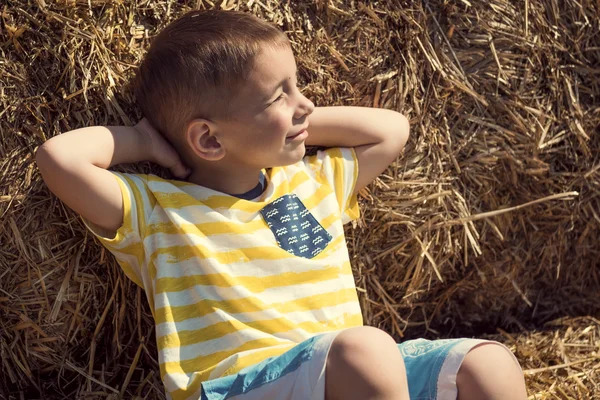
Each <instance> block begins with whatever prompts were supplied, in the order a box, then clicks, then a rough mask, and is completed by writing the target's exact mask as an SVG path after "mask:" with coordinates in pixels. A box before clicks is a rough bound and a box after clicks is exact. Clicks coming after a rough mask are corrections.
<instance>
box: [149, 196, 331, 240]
mask: <svg viewBox="0 0 600 400" xmlns="http://www.w3.org/2000/svg"><path fill="white" fill-rule="evenodd" d="M310 201H313V200H312V199H311V200H310ZM338 219H339V213H332V214H330V215H329V216H328V217H326V218H324V219H323V220H322V221H321V226H323V228H325V229H328V228H329V227H330V226H331V225H333V223H334V222H336V221H337V220H338ZM261 230H269V227H268V226H267V224H266V223H265V221H264V220H263V219H262V218H260V219H255V220H253V221H249V222H204V223H200V224H174V223H172V222H159V223H154V224H150V225H149V226H148V235H153V234H155V233H162V234H165V235H175V234H180V235H190V234H191V235H197V236H200V237H210V236H213V235H242V234H253V233H257V232H259V231H261Z"/></svg>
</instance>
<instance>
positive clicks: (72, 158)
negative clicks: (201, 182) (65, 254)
mask: <svg viewBox="0 0 600 400" xmlns="http://www.w3.org/2000/svg"><path fill="white" fill-rule="evenodd" d="M155 155H156V156H155ZM146 160H147V161H154V162H156V163H158V164H160V165H162V166H164V167H167V168H170V169H171V172H172V173H173V174H174V175H175V176H178V177H183V176H185V175H186V173H187V171H186V168H185V167H184V166H183V164H182V163H181V160H180V158H179V156H178V155H177V153H176V152H175V150H174V149H173V148H172V147H171V146H170V145H169V144H168V143H167V142H166V141H165V139H163V138H162V137H161V136H160V135H159V134H158V133H157V132H156V131H155V130H154V129H152V127H151V126H150V124H149V123H148V122H147V121H146V120H145V119H143V120H142V121H140V123H139V124H138V125H136V126H135V127H124V126H112V127H102V126H96V127H89V128H82V129H76V130H74V131H71V132H67V133H64V134H62V135H59V136H56V137H53V138H52V139H50V140H48V141H46V142H45V143H44V144H43V145H41V146H40V147H39V148H38V150H37V152H36V161H37V165H38V168H39V170H40V172H41V174H42V177H43V178H44V181H45V182H46V185H48V187H49V188H50V190H51V191H52V192H53V193H54V194H55V195H56V196H57V197H58V198H59V199H60V200H62V201H63V202H64V203H65V204H66V205H67V206H69V207H70V208H72V209H73V210H75V211H76V212H77V213H79V214H80V215H81V216H83V217H84V218H85V219H87V220H88V221H90V222H92V223H93V224H95V225H97V226H99V227H100V228H102V229H105V230H107V231H108V232H115V231H116V230H118V229H119V227H121V225H122V224H123V197H122V194H121V189H120V187H119V184H118V182H117V180H116V179H115V177H114V176H113V174H112V173H111V172H109V171H107V169H108V168H110V167H111V166H113V165H116V164H121V163H134V162H138V161H146Z"/></svg>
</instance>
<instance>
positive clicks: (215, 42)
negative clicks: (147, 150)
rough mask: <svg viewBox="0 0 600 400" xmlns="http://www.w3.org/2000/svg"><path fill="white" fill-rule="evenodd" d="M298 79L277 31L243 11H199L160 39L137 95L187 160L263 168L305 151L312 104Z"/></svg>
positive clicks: (288, 50) (147, 60)
mask: <svg viewBox="0 0 600 400" xmlns="http://www.w3.org/2000/svg"><path fill="white" fill-rule="evenodd" d="M296 83H297V82H296V63H295V60H294V56H293V54H292V51H291V47H290V44H289V41H288V39H287V38H286V36H285V35H284V34H283V32H281V31H280V30H279V29H277V28H276V27H274V26H271V25H270V24H268V23H266V22H265V21H262V20H260V19H258V18H256V17H254V16H252V15H250V14H245V13H241V12H232V11H193V12H190V13H188V14H186V15H184V16H183V17H181V18H180V19H178V20H176V21H174V22H173V23H171V24H170V25H169V26H167V27H166V28H165V29H164V30H163V31H162V32H161V33H160V34H159V35H158V36H157V37H156V38H155V39H154V41H153V43H152V45H151V47H150V49H149V51H148V54H147V55H146V58H145V59H144V61H143V62H142V65H141V66H140V69H139V71H138V76H137V82H136V97H137V101H138V103H139V105H140V107H141V109H142V111H143V113H144V115H145V116H146V117H147V118H148V119H149V120H150V122H151V123H152V125H153V126H154V127H155V128H157V129H158V130H159V131H160V132H161V133H163V134H164V135H165V136H166V137H167V138H168V139H169V140H170V141H171V143H172V144H173V145H174V146H175V147H176V148H177V150H178V151H179V153H180V154H181V155H182V157H183V158H184V160H185V161H186V162H188V163H189V164H195V162H194V161H195V160H197V159H198V157H199V158H201V159H204V160H209V161H226V162H228V163H230V164H232V165H236V166H239V167H259V168H265V167H270V166H275V165H285V164H290V163H293V162H296V161H298V160H299V159H300V158H302V156H303V155H304V139H305V137H306V133H302V134H301V135H297V134H298V133H299V132H301V131H302V130H303V129H306V128H307V126H308V120H307V116H308V115H309V114H310V113H311V112H312V110H313V109H314V105H313V104H312V103H311V102H310V101H309V100H308V99H306V98H305V97H304V96H303V95H302V94H301V93H300V92H299V91H298V89H297V87H296ZM294 136H295V137H294ZM191 166H193V165H191Z"/></svg>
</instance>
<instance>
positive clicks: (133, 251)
mask: <svg viewBox="0 0 600 400" xmlns="http://www.w3.org/2000/svg"><path fill="white" fill-rule="evenodd" d="M111 172H112V171H111ZM112 173H113V175H114V176H115V179H117V181H118V182H119V187H120V188H121V194H122V195H123V225H121V227H120V228H119V229H118V230H117V231H116V232H106V231H104V230H103V229H102V228H100V227H98V226H96V225H94V224H93V223H92V222H90V221H88V220H86V219H85V218H82V219H83V222H84V224H85V225H86V227H87V228H88V229H89V230H90V231H91V232H92V233H93V234H94V236H96V237H97V238H98V240H99V241H100V242H101V243H102V244H103V245H104V247H106V248H107V249H108V250H109V251H110V252H111V253H112V254H113V255H114V256H115V258H116V259H117V262H118V263H119V265H120V266H121V268H122V269H123V271H124V272H125V274H126V275H127V277H129V279H131V280H132V281H133V282H135V283H136V284H137V285H138V286H140V287H142V288H143V287H144V281H146V280H147V273H146V272H147V269H146V264H145V261H144V259H145V252H144V244H143V240H142V238H143V237H144V235H145V232H146V223H147V221H148V217H149V215H150V213H151V211H152V208H153V203H154V201H153V197H152V194H151V192H150V190H149V189H148V185H147V179H145V177H146V176H145V175H134V174H122V173H118V172H112Z"/></svg>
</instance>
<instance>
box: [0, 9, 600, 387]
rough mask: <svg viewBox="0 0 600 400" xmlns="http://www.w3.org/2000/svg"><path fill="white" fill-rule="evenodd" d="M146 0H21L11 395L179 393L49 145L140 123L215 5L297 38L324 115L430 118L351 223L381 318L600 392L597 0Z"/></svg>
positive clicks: (399, 330)
mask: <svg viewBox="0 0 600 400" xmlns="http://www.w3.org/2000/svg"><path fill="white" fill-rule="evenodd" d="M134 3H136V2H130V1H118V0H114V1H111V0H66V1H62V0H61V1H47V0H36V1H23V0H9V3H7V4H8V5H7V6H2V7H1V8H0V14H1V18H0V216H1V219H2V220H1V223H0V365H1V367H0V382H1V383H0V398H3V394H4V393H5V394H6V398H15V399H19V398H27V399H29V398H44V399H50V398H86V399H88V398H89V399H92V398H107V397H108V398H119V397H124V398H133V397H135V396H141V397H143V398H152V399H163V398H164V393H163V388H162V383H161V380H160V371H159V369H158V363H157V360H156V345H155V343H154V336H153V335H154V333H153V324H152V317H151V315H150V313H149V308H148V305H147V304H146V298H145V296H144V295H143V294H142V292H141V290H139V289H138V288H136V287H135V285H133V284H132V283H131V282H129V281H128V280H127V279H126V277H125V276H124V275H123V274H122V273H121V272H120V270H119V268H118V266H117V265H116V263H115V262H114V260H113V259H112V257H111V255H110V254H109V253H108V252H107V251H106V250H104V249H103V248H102V247H100V246H99V244H98V243H97V242H96V241H95V240H94V239H93V237H92V236H91V235H90V234H88V233H87V232H86V230H85V229H84V227H83V225H82V223H81V221H80V220H79V219H78V217H77V216H76V215H75V214H74V213H72V212H71V211H70V210H68V209H67V208H66V207H65V206H63V205H62V204H61V203H60V202H59V201H58V200H57V199H56V198H55V197H53V196H51V195H50V193H49V192H48V190H47V189H46V188H45V186H44V184H43V182H42V181H41V178H40V176H39V173H38V172H37V169H36V167H35V163H34V152H35V149H36V148H37V146H39V145H40V144H41V143H43V141H45V140H46V139H48V138H50V137H52V136H54V135H57V134H59V133H60V132H65V131H68V130H71V129H74V128H79V127H83V126H89V125H106V124H127V125H130V124H133V123H134V122H135V121H137V120H138V119H139V117H140V115H139V111H138V110H137V109H136V108H135V102H134V99H133V96H132V94H131V90H130V87H129V86H128V82H129V79H130V78H131V77H132V76H133V74H134V73H135V68H136V65H137V64H138V63H139V61H140V60H141V58H142V57H143V54H144V50H145V49H146V48H147V46H148V44H149V42H150V39H151V38H152V36H153V35H155V34H156V32H157V31H158V30H160V29H161V28H163V27H164V26H165V25H166V24H168V23H169V22H170V21H171V20H173V19H174V18H176V17H177V16H179V15H181V14H182V13H184V12H185V11H187V10H190V9H194V8H212V7H217V8H219V7H220V8H227V9H240V10H245V11H250V12H253V13H255V14H256V15H258V16H261V17H262V18H264V19H266V20H268V21H271V22H273V23H275V24H277V25H278V26H280V27H281V28H282V29H283V30H284V31H286V33H287V34H288V36H289V37H290V39H291V41H292V45H293V48H294V51H295V53H296V55H297V61H298V66H299V74H300V82H301V86H302V87H303V91H304V93H305V94H306V95H307V96H308V97H309V98H311V99H312V100H313V101H314V102H315V103H316V104H317V105H318V106H319V105H362V106H373V107H385V108H390V109H394V110H398V111H401V112H403V113H404V114H405V115H407V116H408V117H409V119H410V121H411V139H410V141H409V144H408V147H407V149H406V150H405V151H404V154H403V155H402V156H401V157H400V158H399V159H398V160H397V162H396V163H394V164H393V165H392V166H390V168H389V169H388V170H387V171H386V173H384V174H383V175H382V176H381V177H380V178H378V179H377V180H376V181H375V182H374V183H373V185H371V186H370V187H369V188H368V189H365V190H363V192H362V193H361V196H360V201H361V206H362V218H361V219H360V221H358V223H357V224H356V226H354V227H349V228H348V229H347V241H348V244H349V247H350V251H351V256H352V259H353V267H354V269H355V272H356V281H357V286H358V290H359V294H360V299H361V306H362V308H363V313H364V316H365V322H366V323H368V324H370V325H374V326H378V327H380V328H382V329H385V330H386V331H388V332H390V333H391V334H393V336H394V337H395V338H396V339H397V340H402V339H403V338H412V337H428V338H437V337H458V336H473V335H476V336H485V337H490V338H494V339H496V340H500V341H502V342H503V343H505V344H506V345H507V346H509V347H510V348H511V350H513V351H514V352H515V354H516V356H517V358H518V359H519V361H520V363H521V364H522V366H523V369H524V371H525V374H526V379H527V383H528V389H529V394H530V396H531V397H530V398H531V399H592V398H597V396H600V394H599V393H600V389H599V388H598V386H599V385H600V383H599V382H600V372H599V369H600V359H599V357H600V321H599V318H600V306H599V305H598V294H599V293H600V276H599V275H600V274H599V271H600V270H599V268H598V266H599V265H600V246H598V240H599V238H600V158H599V157H598V154H599V150H600V140H599V139H598V127H599V126H600V98H599V96H600V87H599V85H600V36H599V35H598V32H599V31H600V23H599V20H600V18H599V16H600V8H599V7H600V5H599V3H598V2H593V1H590V0H581V1H575V0H565V1H557V0H547V1H544V2H534V1H525V2H522V1H506V0H492V1H466V0H459V1H422V2H412V1H400V0H388V1H384V0H381V1H369V2H356V1H339V0H329V1H325V0H312V1H308V0H306V1H292V2H279V1H274V0H262V1H256V0H250V1H231V0H230V1H228V0H225V1H215V2H210V1H202V0H198V1H183V2H176V1H171V0H163V1H153V0H149V1H146V0H143V1H138V2H137V7H136V6H134ZM280 3H281V4H280ZM123 168H126V169H127V170H133V169H131V168H133V167H129V166H127V167H123ZM137 168H138V170H139V168H141V169H143V170H144V171H146V172H148V171H152V172H153V173H158V174H164V173H165V172H164V171H161V170H158V169H156V167H153V166H150V165H142V166H138V167H137Z"/></svg>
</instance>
